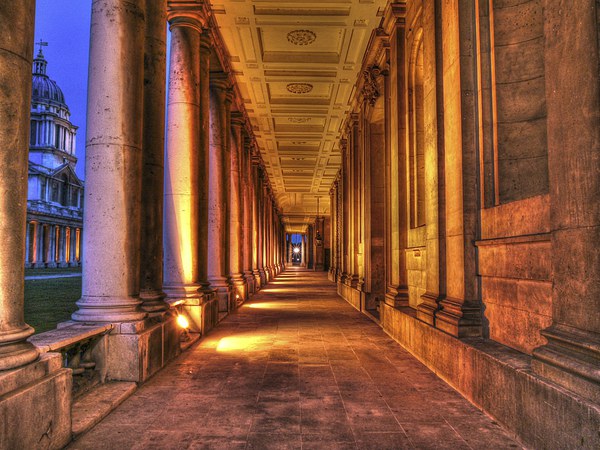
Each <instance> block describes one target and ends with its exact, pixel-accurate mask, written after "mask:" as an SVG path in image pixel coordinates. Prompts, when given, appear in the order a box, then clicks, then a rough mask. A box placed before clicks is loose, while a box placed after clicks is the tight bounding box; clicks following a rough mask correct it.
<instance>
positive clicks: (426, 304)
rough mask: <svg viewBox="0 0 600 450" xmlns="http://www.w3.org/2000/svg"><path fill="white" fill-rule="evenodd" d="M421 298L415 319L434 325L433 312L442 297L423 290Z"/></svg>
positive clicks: (434, 312)
mask: <svg viewBox="0 0 600 450" xmlns="http://www.w3.org/2000/svg"><path fill="white" fill-rule="evenodd" d="M421 300H422V301H421V303H419V304H418V305H417V319H419V320H420V321H421V322H425V323H427V324H429V325H431V326H435V314H436V311H437V310H438V305H439V302H440V301H442V300H443V297H441V296H439V295H437V294H433V293H430V292H425V294H423V295H422V296H421Z"/></svg>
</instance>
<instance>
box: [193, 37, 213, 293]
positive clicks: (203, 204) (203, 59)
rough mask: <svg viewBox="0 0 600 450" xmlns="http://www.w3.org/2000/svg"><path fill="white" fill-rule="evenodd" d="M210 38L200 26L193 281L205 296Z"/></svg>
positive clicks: (209, 289) (206, 286)
mask: <svg viewBox="0 0 600 450" xmlns="http://www.w3.org/2000/svg"><path fill="white" fill-rule="evenodd" d="M211 48H212V42H211V38H210V33H209V29H206V28H205V29H203V30H202V35H201V36H200V145H199V147H198V152H197V153H198V154H197V159H198V166H197V167H198V184H197V186H198V187H197V191H196V192H197V200H198V203H197V207H198V223H197V226H196V229H197V233H198V242H197V245H196V249H197V256H196V267H197V271H198V275H197V277H198V278H197V281H198V284H199V285H200V292H201V293H202V294H203V295H204V296H205V297H206V298H209V297H211V298H212V296H213V295H214V291H213V289H212V287H211V286H210V283H209V281H208V259H207V257H206V255H208V195H209V193H208V179H209V173H210V171H209V164H208V162H209V152H210V58H211V56H210V55H211Z"/></svg>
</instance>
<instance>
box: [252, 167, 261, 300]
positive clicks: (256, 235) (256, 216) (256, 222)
mask: <svg viewBox="0 0 600 450" xmlns="http://www.w3.org/2000/svg"><path fill="white" fill-rule="evenodd" d="M258 173H259V162H258V157H256V158H255V157H254V156H253V158H252V179H251V183H252V275H253V276H254V289H255V290H258V289H260V287H261V286H262V283H261V276H260V251H259V246H260V205H259V201H258V197H259V194H258V192H260V190H259V186H258Z"/></svg>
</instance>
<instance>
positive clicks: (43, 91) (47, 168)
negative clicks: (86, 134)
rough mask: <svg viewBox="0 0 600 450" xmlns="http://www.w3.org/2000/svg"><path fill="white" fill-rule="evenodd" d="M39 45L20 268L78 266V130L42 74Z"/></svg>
mask: <svg viewBox="0 0 600 450" xmlns="http://www.w3.org/2000/svg"><path fill="white" fill-rule="evenodd" d="M41 44H42V45H43V44H44V43H41ZM42 45H40V50H39V52H38V54H37V56H36V58H35V59H34V61H33V83H32V99H31V131H30V142H29V188H28V196H27V240H26V245H27V251H26V253H25V266H26V267H35V268H43V267H69V266H78V265H79V261H80V248H81V229H82V224H83V182H82V181H81V180H80V179H79V177H78V176H77V175H76V173H75V167H76V164H77V158H76V157H75V135H76V133H77V127H76V126H75V125H73V124H72V123H71V121H70V115H71V113H70V111H69V107H68V106H67V104H66V103H65V96H64V94H63V92H62V90H61V89H60V87H59V86H58V84H56V82H55V81H54V80H52V79H50V77H48V75H47V73H46V69H47V65H48V62H47V61H46V59H45V58H44V54H43V53H42Z"/></svg>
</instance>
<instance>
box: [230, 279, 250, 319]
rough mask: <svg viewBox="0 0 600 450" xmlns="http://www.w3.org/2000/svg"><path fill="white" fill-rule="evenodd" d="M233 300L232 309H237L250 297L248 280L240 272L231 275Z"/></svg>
mask: <svg viewBox="0 0 600 450" xmlns="http://www.w3.org/2000/svg"><path fill="white" fill-rule="evenodd" d="M230 279H231V285H232V292H231V301H232V304H231V305H230V306H231V307H230V311H231V310H234V309H236V308H237V307H238V306H239V305H241V304H242V303H244V301H245V300H246V299H247V298H248V286H247V284H246V280H245V279H244V276H243V275H242V274H241V273H239V274H235V275H231V277H230Z"/></svg>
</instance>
